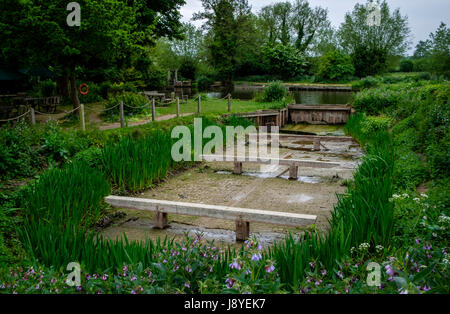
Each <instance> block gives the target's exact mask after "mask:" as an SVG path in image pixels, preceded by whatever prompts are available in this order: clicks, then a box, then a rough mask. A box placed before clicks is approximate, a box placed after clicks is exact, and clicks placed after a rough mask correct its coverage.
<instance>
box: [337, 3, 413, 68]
mask: <svg viewBox="0 0 450 314" xmlns="http://www.w3.org/2000/svg"><path fill="white" fill-rule="evenodd" d="M370 3H376V4H377V5H378V6H379V8H380V17H381V19H380V24H379V26H377V25H372V24H370V23H368V22H367V21H368V18H369V16H370V15H371V14H373V13H372V11H371V10H370V6H369V5H368V4H370ZM409 33H410V30H409V27H408V18H407V17H406V16H402V15H401V14H400V10H399V9H396V10H394V11H393V12H392V13H391V11H390V9H389V6H388V4H387V2H386V1H385V0H383V1H381V0H378V1H376V2H373V1H367V3H366V5H363V4H359V3H358V4H356V5H355V7H354V9H353V11H352V12H351V13H347V14H346V15H345V21H344V23H343V24H342V25H341V27H340V29H339V32H338V36H339V38H340V44H341V46H342V47H343V49H344V50H345V51H346V52H347V53H348V54H351V55H352V57H353V63H354V66H355V71H356V74H357V75H358V76H365V75H373V74H377V73H379V72H381V71H383V70H384V68H385V67H386V61H387V57H388V56H390V55H402V54H403V53H404V52H405V51H406V49H407V48H408V45H409V42H408V37H409Z"/></svg>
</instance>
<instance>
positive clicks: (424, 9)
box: [181, 0, 450, 52]
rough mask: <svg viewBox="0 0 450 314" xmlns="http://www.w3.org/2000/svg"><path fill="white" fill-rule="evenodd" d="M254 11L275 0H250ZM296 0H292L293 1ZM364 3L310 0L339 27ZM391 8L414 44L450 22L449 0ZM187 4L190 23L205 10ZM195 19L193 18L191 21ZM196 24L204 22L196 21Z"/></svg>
mask: <svg viewBox="0 0 450 314" xmlns="http://www.w3.org/2000/svg"><path fill="white" fill-rule="evenodd" d="M248 2H249V4H250V5H251V6H252V11H253V12H255V13H256V12H258V11H259V10H260V9H261V8H262V7H264V6H266V5H268V4H271V3H276V2H283V1H276V0H248ZM291 2H293V0H291ZM358 2H359V3H365V0H359V1H358V0H309V3H310V4H311V6H312V7H315V6H321V7H323V8H328V16H329V18H330V20H331V23H332V24H333V26H334V27H338V26H339V25H340V24H341V23H342V22H343V21H344V16H345V13H346V12H349V11H352V9H353V7H354V5H355V4H356V3H358ZM387 2H388V3H389V7H390V8H391V9H395V8H400V12H401V14H402V15H405V14H406V15H407V16H408V18H409V26H410V28H411V36H412V37H411V40H412V42H413V45H412V47H411V50H410V52H412V51H413V47H415V45H416V44H417V42H418V41H419V40H424V39H426V38H428V35H429V34H430V33H431V32H434V31H435V30H436V29H437V28H438V26H439V24H440V23H441V21H442V22H444V23H446V24H447V25H450V0H388V1H387ZM186 3H187V4H186V5H185V6H184V7H183V8H182V9H181V13H182V15H183V21H185V22H189V21H190V20H191V18H192V15H193V13H195V12H199V11H201V10H202V5H201V0H186ZM191 22H192V21H191ZM194 24H195V25H197V26H199V25H201V22H199V21H196V22H195V23H194Z"/></svg>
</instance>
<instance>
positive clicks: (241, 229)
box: [236, 219, 250, 242]
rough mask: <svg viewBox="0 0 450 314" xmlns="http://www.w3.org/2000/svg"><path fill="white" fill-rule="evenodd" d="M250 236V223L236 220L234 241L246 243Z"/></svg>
mask: <svg viewBox="0 0 450 314" xmlns="http://www.w3.org/2000/svg"><path fill="white" fill-rule="evenodd" d="M249 236H250V223H249V222H248V221H245V220H243V219H238V220H236V241H237V242H243V241H246V240H247V239H248V238H249Z"/></svg>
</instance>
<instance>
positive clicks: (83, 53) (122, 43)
mask: <svg viewBox="0 0 450 314" xmlns="http://www.w3.org/2000/svg"><path fill="white" fill-rule="evenodd" d="M79 3H80V6H81V26H79V27H77V26H75V27H70V26H68V25H67V22H66V19H67V15H68V13H69V12H68V11H67V10H66V6H67V1H65V0H53V1H45V0H34V1H31V0H24V1H16V0H4V1H2V3H1V6H2V7H1V10H0V11H1V13H0V14H1V21H2V23H1V24H0V34H1V35H0V42H1V51H2V57H6V58H10V59H15V60H16V63H17V64H21V65H26V66H45V67H53V68H55V69H56V70H58V71H59V72H60V73H61V74H62V75H66V76H67V77H69V78H70V82H71V84H70V85H71V97H72V101H73V106H74V107H75V108H76V107H78V106H79V103H80V101H79V99H78V93H77V87H76V70H77V68H79V67H95V66H97V67H98V66H99V65H103V64H110V63H112V62H115V63H116V64H118V66H119V67H120V66H121V65H122V64H125V63H126V62H127V61H129V59H130V58H131V55H132V54H136V53H139V52H140V51H142V52H143V51H144V47H145V46H146V45H148V44H151V43H152V42H153V40H154V39H155V38H156V37H158V36H161V35H163V34H165V35H168V36H176V35H177V33H178V30H177V27H178V25H177V23H176V21H175V20H176V17H177V15H176V14H175V13H174V9H176V8H178V7H179V6H180V5H181V4H183V3H184V1H181V0H167V1H163V0H157V1H153V0H152V1H144V0H135V1H119V0H80V1H79ZM175 11H176V10H175ZM162 14H167V15H168V17H167V16H163V15H162ZM18 18H19V19H18ZM18 20H19V21H20V22H19V23H17V21H18ZM14 47H26V49H23V50H22V51H17V50H15V49H14Z"/></svg>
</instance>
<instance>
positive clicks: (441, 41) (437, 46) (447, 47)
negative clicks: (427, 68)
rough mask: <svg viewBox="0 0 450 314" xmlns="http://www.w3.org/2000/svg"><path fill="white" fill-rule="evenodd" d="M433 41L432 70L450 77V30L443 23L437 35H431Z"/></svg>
mask: <svg viewBox="0 0 450 314" xmlns="http://www.w3.org/2000/svg"><path fill="white" fill-rule="evenodd" d="M430 40H431V41H432V50H431V69H432V71H433V72H435V73H437V74H444V75H445V76H447V77H449V76H450V29H449V28H447V25H446V24H445V23H441V24H440V25H439V27H438V29H437V30H436V33H434V34H430Z"/></svg>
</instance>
